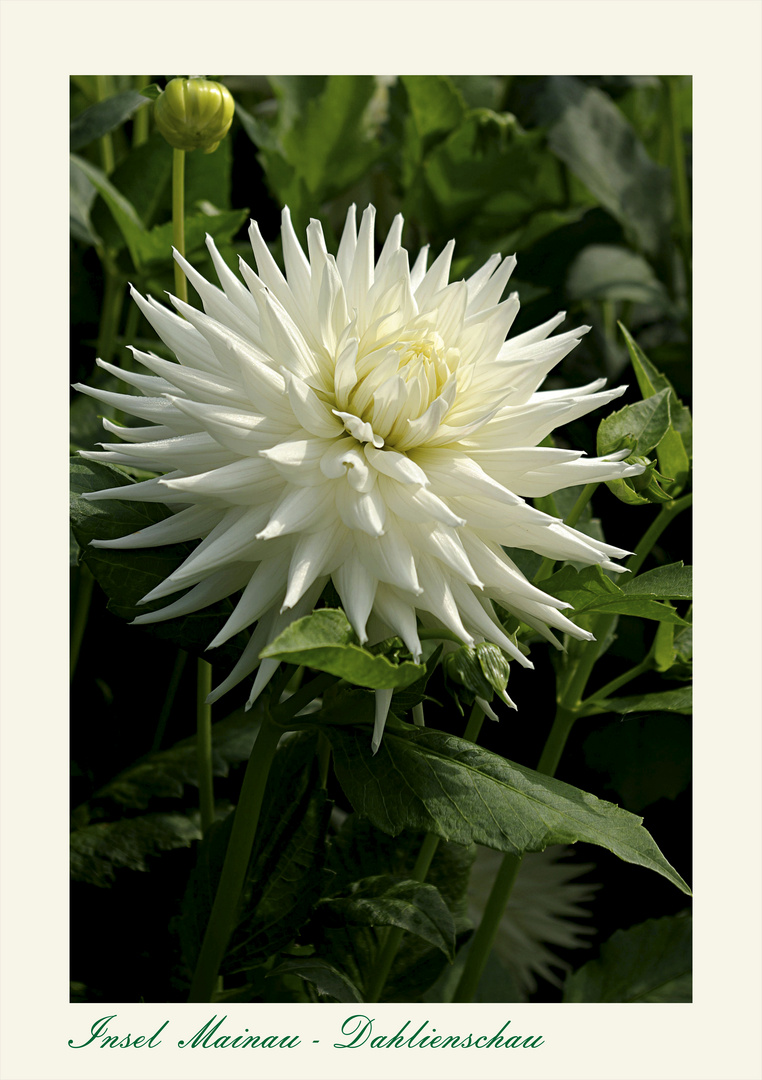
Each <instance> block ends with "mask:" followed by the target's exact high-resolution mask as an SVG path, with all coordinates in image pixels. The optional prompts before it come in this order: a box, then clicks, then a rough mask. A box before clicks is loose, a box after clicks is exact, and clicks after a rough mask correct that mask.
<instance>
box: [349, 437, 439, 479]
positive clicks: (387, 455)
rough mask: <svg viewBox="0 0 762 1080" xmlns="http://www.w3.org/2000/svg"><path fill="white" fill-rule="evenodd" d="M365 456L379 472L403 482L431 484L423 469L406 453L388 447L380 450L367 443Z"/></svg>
mask: <svg viewBox="0 0 762 1080" xmlns="http://www.w3.org/2000/svg"><path fill="white" fill-rule="evenodd" d="M364 450H365V457H366V458H367V459H368V461H369V462H370V464H371V465H372V466H373V468H374V469H377V470H378V472H380V473H383V474H384V476H388V477H389V478H390V479H392V480H398V481H399V482H400V483H401V484H420V485H421V486H422V487H428V486H429V480H428V477H427V476H426V473H425V472H424V471H423V469H422V468H421V467H420V466H419V465H417V464H416V462H415V461H413V459H412V458H410V457H408V456H407V455H406V454H399V453H397V451H396V450H390V449H388V448H386V449H384V450H378V449H376V447H375V446H373V445H372V444H371V443H365V446H364Z"/></svg>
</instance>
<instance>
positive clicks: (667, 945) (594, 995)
mask: <svg viewBox="0 0 762 1080" xmlns="http://www.w3.org/2000/svg"><path fill="white" fill-rule="evenodd" d="M691 932H692V923H691V919H690V916H688V915H671V916H667V917H665V918H663V919H649V920H648V922H644V923H640V925H638V926H633V927H631V928H630V929H629V930H617V932H616V933H615V934H613V935H612V937H611V938H609V940H608V941H607V942H606V944H605V945H603V946H601V955H600V959H598V960H591V961H590V962H589V963H587V964H584V965H583V966H582V967H581V968H579V970H578V971H575V972H574V973H573V974H572V975H570V976H569V977H568V979H567V980H566V984H565V986H564V1002H614V1001H616V1002H657V1001H659V1002H666V1001H671V1002H678V1001H690V1000H691V997H690V991H689V987H688V986H687V981H688V978H689V977H690V973H691V938H692V933H691ZM667 987H670V991H669V993H665V991H666V990H667ZM686 990H688V991H689V992H688V994H687V995H686Z"/></svg>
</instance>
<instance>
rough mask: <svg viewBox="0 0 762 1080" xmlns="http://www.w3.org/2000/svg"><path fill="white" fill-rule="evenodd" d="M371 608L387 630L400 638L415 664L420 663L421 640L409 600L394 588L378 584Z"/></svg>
mask: <svg viewBox="0 0 762 1080" xmlns="http://www.w3.org/2000/svg"><path fill="white" fill-rule="evenodd" d="M373 607H374V609H375V611H376V612H377V613H378V614H379V616H380V617H381V618H382V619H383V621H384V622H385V623H387V624H388V626H389V629H390V630H391V631H392V632H393V633H394V634H396V635H397V636H398V637H401V638H402V640H403V642H404V643H405V646H406V647H407V649H408V650H409V651H410V653H411V655H412V657H413V659H414V660H415V661H416V663H420V660H421V656H422V649H421V640H420V638H419V637H418V627H417V624H416V619H415V610H414V608H413V607H411V605H410V602H409V600H408V599H406V598H404V595H403V594H400V593H399V591H398V590H396V589H395V588H394V587H392V586H389V585H381V584H379V586H378V588H377V589H376V597H375V600H374V601H373Z"/></svg>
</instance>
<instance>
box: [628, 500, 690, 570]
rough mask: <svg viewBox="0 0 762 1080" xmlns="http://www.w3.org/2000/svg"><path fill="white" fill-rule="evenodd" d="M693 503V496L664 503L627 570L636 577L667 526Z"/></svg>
mask: <svg viewBox="0 0 762 1080" xmlns="http://www.w3.org/2000/svg"><path fill="white" fill-rule="evenodd" d="M692 502H693V495H690V494H689V495H683V497H682V498H681V499H675V500H674V501H673V502H669V503H663V504H662V506H661V509H660V510H659V513H658V514H657V516H656V518H655V519H654V521H653V523H652V524H651V526H650V528H649V529H648V530H647V531H646V532H645V533H644V534H643V538H642V540H641V541H640V543H639V544H638V546H637V547H636V548H635V553H634V554H633V555H631V556H630V558H629V559H628V560H627V564H626V565H627V569H628V570H629V571H630V573H631V574H632V575H633V576H634V575H635V574H637V572H638V570H640V568H641V566H642V565H643V563H644V562H645V561H646V559H647V558H648V556H649V554H650V552H651V548H652V547H653V546H654V544H655V543H656V541H657V540H658V539H659V537H660V536H661V534H662V533H663V532H664V530H665V529H666V528H667V526H668V525H669V524H670V523H671V522H672V521H674V519H675V518H676V517H677V515H678V514H679V513H681V512H682V511H683V510H685V509H686V508H687V507H689V506H690V505H691V503H692Z"/></svg>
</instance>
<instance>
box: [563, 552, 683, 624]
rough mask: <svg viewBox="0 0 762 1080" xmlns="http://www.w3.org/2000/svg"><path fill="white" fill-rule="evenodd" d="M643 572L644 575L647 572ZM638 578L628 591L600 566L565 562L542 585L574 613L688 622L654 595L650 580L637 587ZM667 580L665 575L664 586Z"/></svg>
mask: <svg viewBox="0 0 762 1080" xmlns="http://www.w3.org/2000/svg"><path fill="white" fill-rule="evenodd" d="M642 576H643V577H644V578H645V577H646V576H647V575H645V574H644V575H642ZM638 580H639V578H635V579H634V580H633V581H632V582H631V583H630V585H631V589H632V591H630V592H625V591H624V590H623V589H620V588H619V586H618V585H615V584H614V582H613V581H612V580H611V579H610V578H607V577H606V575H605V574H604V573H603V571H602V570H601V568H600V567H599V566H586V567H584V568H583V569H582V570H575V569H574V567H572V566H564V567H563V569H562V570H559V571H557V572H556V573H555V574H553V575H552V576H551V577H549V578H546V579H545V580H543V582H542V587H543V589H544V590H545V591H546V592H549V593H550V594H551V596H555V597H557V599H559V600H565V601H566V603H567V604H571V605H572V607H573V608H574V615H575V616H578V615H588V614H592V613H597V612H603V613H606V614H610V615H613V614H616V615H634V616H636V617H638V618H641V619H656V620H657V621H658V622H672V623H679V624H680V625H685V620H684V619H682V618H681V617H680V616H679V615H678V613H677V612H676V611H675V609H674V608H673V607H671V606H670V605H669V604H664V603H661V602H660V601H659V600H656V599H654V593H652V592H651V591H650V589H649V585H648V583H646V585H645V587H644V588H643V590H638V588H637V582H638ZM666 580H667V579H666V576H665V587H666ZM682 580H683V579H681V585H680V587H682ZM654 587H657V586H654Z"/></svg>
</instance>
